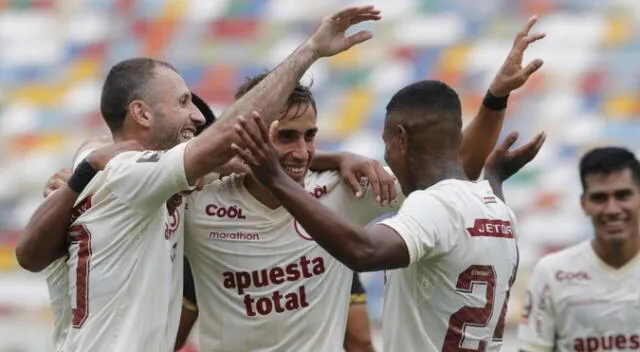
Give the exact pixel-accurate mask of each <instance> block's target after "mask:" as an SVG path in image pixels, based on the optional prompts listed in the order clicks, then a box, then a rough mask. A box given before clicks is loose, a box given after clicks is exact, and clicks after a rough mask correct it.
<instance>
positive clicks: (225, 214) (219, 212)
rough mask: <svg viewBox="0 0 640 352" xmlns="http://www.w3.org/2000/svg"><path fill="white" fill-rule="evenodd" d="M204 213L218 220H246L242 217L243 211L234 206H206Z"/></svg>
mask: <svg viewBox="0 0 640 352" xmlns="http://www.w3.org/2000/svg"><path fill="white" fill-rule="evenodd" d="M204 212H205V213H206V214H207V215H209V216H215V217H218V218H229V219H246V218H247V217H246V216H245V215H244V211H243V209H242V208H240V207H238V206H236V205H230V206H219V205H216V204H207V206H206V207H204Z"/></svg>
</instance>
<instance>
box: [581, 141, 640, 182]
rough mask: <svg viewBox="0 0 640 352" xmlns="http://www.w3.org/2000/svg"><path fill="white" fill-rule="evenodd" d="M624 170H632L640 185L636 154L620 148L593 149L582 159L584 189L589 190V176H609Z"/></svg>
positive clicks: (639, 171)
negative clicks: (587, 182)
mask: <svg viewBox="0 0 640 352" xmlns="http://www.w3.org/2000/svg"><path fill="white" fill-rule="evenodd" d="M624 169H629V170H631V174H632V175H633V179H634V180H635V181H636V182H637V183H638V184H639V185H640V162H639V161H638V159H637V158H636V156H635V154H633V153H632V152H631V151H629V150H627V149H625V148H619V147H602V148H595V149H592V150H590V151H589V152H587V154H585V155H584V156H583V157H582V159H580V182H582V189H583V190H586V189H587V185H586V182H585V179H586V177H587V176H588V175H592V174H604V175H609V174H611V173H614V172H617V171H621V170H624Z"/></svg>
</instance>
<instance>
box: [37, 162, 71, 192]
mask: <svg viewBox="0 0 640 352" xmlns="http://www.w3.org/2000/svg"><path fill="white" fill-rule="evenodd" d="M71 173H72V170H71V168H70V167H65V168H62V169H60V170H58V171H57V172H56V173H55V174H53V176H51V177H49V180H48V181H47V184H46V185H45V186H44V190H43V191H42V194H43V195H44V197H45V198H47V197H48V196H49V194H51V192H53V191H55V190H56V189H58V188H60V187H62V186H64V185H65V184H67V181H69V178H70V177H71Z"/></svg>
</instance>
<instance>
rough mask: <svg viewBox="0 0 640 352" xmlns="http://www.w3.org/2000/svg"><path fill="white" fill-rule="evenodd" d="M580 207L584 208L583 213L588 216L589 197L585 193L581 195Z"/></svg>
mask: <svg viewBox="0 0 640 352" xmlns="http://www.w3.org/2000/svg"><path fill="white" fill-rule="evenodd" d="M580 206H581V207H582V212H583V213H585V215H586V214H587V195H586V194H584V192H583V193H582V194H580Z"/></svg>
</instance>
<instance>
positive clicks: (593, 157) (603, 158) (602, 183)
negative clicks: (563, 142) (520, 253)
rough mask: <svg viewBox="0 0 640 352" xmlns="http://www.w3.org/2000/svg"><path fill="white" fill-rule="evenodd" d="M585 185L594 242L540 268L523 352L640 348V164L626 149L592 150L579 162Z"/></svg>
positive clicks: (530, 294) (522, 331)
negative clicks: (639, 253) (639, 294)
mask: <svg viewBox="0 0 640 352" xmlns="http://www.w3.org/2000/svg"><path fill="white" fill-rule="evenodd" d="M580 181H581V183H582V189H583V193H582V195H581V197H580V203H581V205H582V209H583V211H584V213H585V214H586V215H587V216H588V217H590V218H591V222H592V224H593V230H594V232H595V237H594V238H593V239H590V240H587V241H584V242H582V243H579V244H577V245H574V246H571V247H569V248H566V249H564V250H562V251H559V252H556V253H553V254H549V255H547V256H546V257H544V258H542V259H541V260H540V261H539V262H538V264H537V265H536V267H535V269H534V271H533V276H532V278H531V283H530V286H529V290H528V291H527V296H526V305H525V307H524V310H523V313H524V314H523V318H522V321H521V323H520V327H519V331H518V336H519V338H520V340H521V346H520V350H521V351H526V352H541V351H560V352H565V351H584V352H587V351H589V352H591V351H608V350H612V351H631V350H637V349H640V330H639V327H640V307H639V306H638V299H639V297H638V292H639V290H638V288H639V282H640V259H639V258H640V255H638V252H640V230H639V226H640V224H639V223H638V215H639V214H640V162H639V161H638V159H637V158H636V156H635V155H634V154H633V153H632V152H630V151H629V150H627V149H624V148H618V147H604V148H596V149H592V150H590V151H589V152H587V153H586V154H585V155H584V156H583V157H582V159H581V160H580Z"/></svg>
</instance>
